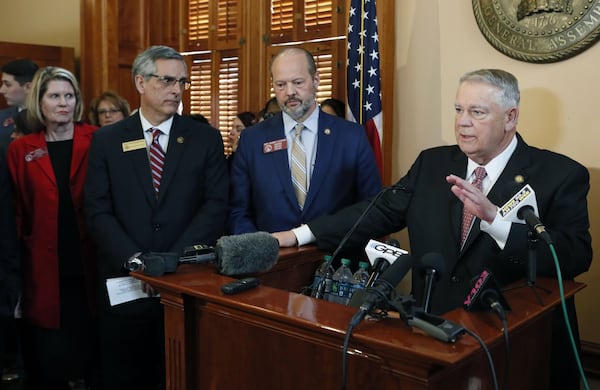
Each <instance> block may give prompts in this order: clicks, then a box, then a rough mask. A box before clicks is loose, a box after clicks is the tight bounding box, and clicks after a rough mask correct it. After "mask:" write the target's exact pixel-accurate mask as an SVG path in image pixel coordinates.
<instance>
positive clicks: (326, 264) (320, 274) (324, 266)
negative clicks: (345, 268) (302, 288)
mask: <svg viewBox="0 0 600 390" xmlns="http://www.w3.org/2000/svg"><path fill="white" fill-rule="evenodd" d="M328 268H331V256H330V255H325V256H323V262H322V263H321V264H320V265H319V267H317V270H316V271H315V278H314V279H313V284H312V289H311V293H310V296H311V297H317V295H321V296H320V297H319V298H323V295H324V293H325V289H324V287H325V286H321V293H320V294H317V292H318V291H319V284H320V283H321V281H322V280H323V278H324V276H325V274H326V273H327V270H328ZM329 277H330V278H331V277H333V271H331V272H330V276H329Z"/></svg>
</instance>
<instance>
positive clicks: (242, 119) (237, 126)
mask: <svg viewBox="0 0 600 390" xmlns="http://www.w3.org/2000/svg"><path fill="white" fill-rule="evenodd" d="M256 123H258V118H257V117H256V115H255V114H254V113H253V112H250V111H245V112H240V113H239V114H237V115H236V116H235V118H233V126H232V127H231V131H230V132H229V135H228V137H227V138H228V139H229V145H230V146H231V153H230V154H229V155H228V156H227V161H228V163H229V166H230V167H231V162H232V161H233V156H234V154H235V151H236V150H237V147H238V141H239V139H240V134H242V130H244V129H245V128H246V127H250V126H252V125H254V124H256Z"/></svg>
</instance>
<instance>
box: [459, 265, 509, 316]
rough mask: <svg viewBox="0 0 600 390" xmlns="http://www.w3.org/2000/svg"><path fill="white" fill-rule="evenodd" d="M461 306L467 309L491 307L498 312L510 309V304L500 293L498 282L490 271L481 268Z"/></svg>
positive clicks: (488, 308) (487, 308) (486, 308)
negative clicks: (481, 270)
mask: <svg viewBox="0 0 600 390" xmlns="http://www.w3.org/2000/svg"><path fill="white" fill-rule="evenodd" d="M463 306H464V308H465V309H466V310H469V311H472V310H490V309H491V310H494V311H496V312H498V313H499V314H500V312H499V310H502V311H503V312H504V311H510V306H509V305H508V302H507V301H506V299H505V298H504V296H503V295H502V291H501V290H500V287H499V286H498V282H496V279H495V278H494V276H493V275H492V273H491V272H490V271H488V270H486V269H484V270H483V272H482V273H481V275H479V277H478V278H477V280H476V281H475V283H474V284H473V288H472V289H471V291H470V292H469V294H468V295H467V298H466V299H465V301H464V302H463ZM501 315H503V314H501Z"/></svg>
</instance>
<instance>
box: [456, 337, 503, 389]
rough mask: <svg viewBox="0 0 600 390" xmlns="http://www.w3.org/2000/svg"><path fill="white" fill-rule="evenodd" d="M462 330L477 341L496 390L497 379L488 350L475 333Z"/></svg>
mask: <svg viewBox="0 0 600 390" xmlns="http://www.w3.org/2000/svg"><path fill="white" fill-rule="evenodd" d="M464 329H465V332H466V333H467V334H469V335H471V337H473V338H474V339H475V340H477V342H478V343H479V345H480V346H481V349H482V350H483V352H484V353H485V356H486V357H487V361H488V364H489V365H490V372H491V374H492V382H493V384H494V390H498V379H497V378H496V368H495V367H494V360H493V359H492V355H491V354H490V350H489V349H488V347H487V345H485V343H484V342H483V340H482V339H481V337H479V335H478V334H477V333H475V332H473V331H472V330H470V329H468V328H464Z"/></svg>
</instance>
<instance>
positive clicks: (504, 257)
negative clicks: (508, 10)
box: [274, 69, 592, 389]
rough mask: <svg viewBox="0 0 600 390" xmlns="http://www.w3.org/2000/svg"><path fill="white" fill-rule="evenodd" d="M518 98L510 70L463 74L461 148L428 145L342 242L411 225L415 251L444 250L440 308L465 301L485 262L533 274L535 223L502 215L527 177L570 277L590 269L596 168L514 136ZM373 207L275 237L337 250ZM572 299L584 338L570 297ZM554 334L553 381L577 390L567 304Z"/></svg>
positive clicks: (514, 273)
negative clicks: (589, 206)
mask: <svg viewBox="0 0 600 390" xmlns="http://www.w3.org/2000/svg"><path fill="white" fill-rule="evenodd" d="M519 101H520V92H519V87H518V82H517V80H516V78H515V77H514V76H513V75H512V74H510V73H508V72H505V71H502V70H497V69H482V70H477V71H473V72H469V73H466V74H465V75H463V76H462V77H461V79H460V82H459V86H458V90H457V94H456V103H455V107H454V109H455V112H456V115H455V120H454V132H455V136H456V142H457V145H452V146H441V147H436V148H432V149H428V150H425V151H423V152H421V154H420V155H419V156H418V158H417V160H416V161H415V162H414V163H413V165H412V167H411V168H410V170H409V171H408V173H407V174H406V176H404V177H403V178H401V179H400V181H399V184H400V185H402V186H403V188H405V190H403V191H387V192H386V193H384V194H383V195H382V196H381V198H380V199H379V200H377V202H376V204H375V205H374V206H373V208H372V209H371V210H370V212H368V213H367V214H366V215H365V217H364V219H363V220H362V221H361V222H360V224H359V225H358V228H357V229H356V231H355V232H354V234H353V235H352V237H351V238H350V240H349V241H348V243H347V245H348V248H345V249H352V248H359V247H364V246H365V244H366V243H367V241H368V240H369V239H370V238H373V237H382V236H384V235H387V234H390V233H393V232H396V231H398V230H401V229H403V228H405V227H406V228H408V233H409V238H410V248H411V253H412V255H413V256H414V257H415V258H420V257H422V256H423V255H424V254H426V253H428V252H438V253H440V254H442V256H443V257H444V258H445V261H446V263H447V264H446V269H447V272H446V273H445V275H442V277H441V278H440V279H439V280H438V281H437V283H436V286H435V289H434V291H433V293H432V295H431V301H430V307H431V311H432V312H433V313H436V314H439V313H444V312H446V311H449V310H451V309H454V308H456V307H460V306H461V305H462V303H463V301H464V299H465V297H466V296H467V294H468V292H469V290H470V289H471V287H472V285H471V283H472V279H473V278H475V277H477V276H478V275H479V274H480V273H481V272H482V271H483V269H484V268H487V269H489V270H490V271H491V272H492V273H493V274H494V275H495V277H496V279H497V280H498V281H499V283H500V284H501V285H506V284H508V283H511V282H514V281H516V280H519V279H523V278H524V277H525V276H526V266H527V259H528V230H529V228H528V226H527V225H526V224H523V223H515V222H511V221H509V220H507V219H504V218H502V217H501V216H500V214H499V213H498V208H499V206H501V205H503V204H504V203H505V202H506V201H507V200H508V199H510V198H511V197H512V196H513V195H514V194H515V192H517V191H518V190H519V189H520V188H521V187H522V186H524V185H526V184H529V185H530V186H531V188H532V189H533V190H534V191H535V193H536V194H537V210H538V212H539V214H538V215H539V216H540V218H541V219H542V221H544V223H545V227H546V230H547V232H548V233H549V235H550V237H551V239H552V241H553V243H554V247H555V249H556V252H557V255H558V260H559V263H560V269H561V273H562V276H563V278H564V279H573V278H574V277H576V276H577V275H579V274H581V273H583V272H585V271H587V270H588V268H589V266H590V263H591V260H592V249H591V237H590V233H589V218H588V210H587V200H586V196H587V193H588V191H589V173H588V171H587V169H586V168H585V167H583V166H582V165H580V164H579V163H577V162H575V161H573V160H571V159H569V158H568V157H565V156H563V155H559V154H557V153H553V152H550V151H547V150H541V149H538V148H535V147H533V146H529V145H527V144H526V143H525V141H524V140H523V138H522V137H521V136H520V135H519V134H518V133H517V122H518V118H519ZM368 204H369V201H363V202H360V203H357V204H355V205H353V206H350V207H348V208H346V209H343V210H341V211H340V212H338V213H336V214H334V215H331V216H325V217H321V218H318V219H316V220H314V221H312V222H309V223H308V224H307V225H303V226H300V227H299V228H296V229H293V230H292V231H286V232H278V233H274V236H275V237H277V239H278V240H279V242H280V246H293V245H296V244H298V245H303V244H306V243H309V242H313V241H314V242H316V243H317V245H318V246H319V248H320V249H323V250H332V249H333V248H335V247H336V245H337V244H338V243H339V242H340V240H341V238H342V237H343V236H344V234H346V232H347V231H348V230H349V229H350V227H351V226H352V225H353V224H354V223H355V222H356V220H357V218H358V216H359V215H360V214H361V212H362V211H363V210H364V209H365V208H366V207H367V205H368ZM463 212H464V214H465V215H464V216H463ZM473 216H474V217H473ZM536 257H537V270H538V274H539V275H543V276H550V277H556V270H555V266H554V260H553V257H552V254H551V252H550V249H549V247H548V245H546V244H545V243H544V242H542V241H540V242H539V243H538V244H537V245H536ZM412 281H413V286H412V290H413V294H414V295H415V297H416V299H417V301H418V302H419V301H422V297H421V292H422V291H423V287H424V276H423V275H422V274H420V273H419V272H415V271H414V270H413V275H412ZM567 304H568V309H569V314H570V320H571V328H572V329H573V331H574V333H575V339H576V341H577V342H578V341H579V337H578V334H577V320H576V313H575V307H574V302H573V299H570V300H569V301H568V302H567ZM552 337H553V347H552V357H551V364H552V366H551V369H550V372H551V378H550V383H551V385H552V388H553V389H579V385H578V381H579V376H578V375H579V374H578V369H577V365H576V361H575V358H574V355H573V352H572V349H571V346H570V343H569V336H568V334H567V333H566V328H565V324H564V319H563V316H562V311H560V310H557V311H555V315H554V319H553V336H552ZM559 377H560V378H559Z"/></svg>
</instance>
